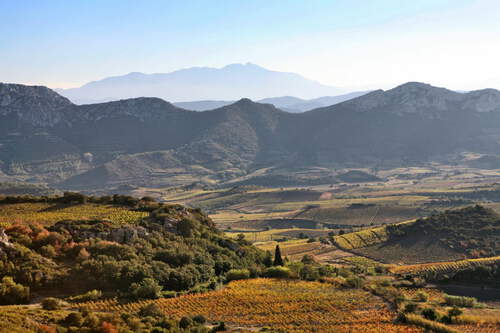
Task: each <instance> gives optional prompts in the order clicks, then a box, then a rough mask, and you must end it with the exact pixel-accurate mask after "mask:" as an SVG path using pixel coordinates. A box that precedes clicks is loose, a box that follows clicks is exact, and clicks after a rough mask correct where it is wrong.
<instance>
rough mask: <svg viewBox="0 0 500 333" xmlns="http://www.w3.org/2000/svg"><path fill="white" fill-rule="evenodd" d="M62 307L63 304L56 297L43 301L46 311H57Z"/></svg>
mask: <svg viewBox="0 0 500 333" xmlns="http://www.w3.org/2000/svg"><path fill="white" fill-rule="evenodd" d="M60 306H61V302H60V301H59V300H58V299H57V298H54V297H47V298H44V299H43V301H42V308H43V309H44V310H57V309H59V307H60Z"/></svg>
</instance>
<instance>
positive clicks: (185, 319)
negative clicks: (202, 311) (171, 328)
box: [179, 317, 193, 329]
mask: <svg viewBox="0 0 500 333" xmlns="http://www.w3.org/2000/svg"><path fill="white" fill-rule="evenodd" d="M192 324H193V321H192V320H191V318H189V317H182V318H181V320H179V327H180V328H183V329H186V328H188V327H189V326H191V325H192Z"/></svg>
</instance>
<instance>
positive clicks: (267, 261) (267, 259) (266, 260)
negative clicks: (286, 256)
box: [262, 251, 273, 267]
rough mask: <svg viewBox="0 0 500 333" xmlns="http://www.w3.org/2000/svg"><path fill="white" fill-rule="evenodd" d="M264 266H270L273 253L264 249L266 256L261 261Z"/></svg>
mask: <svg viewBox="0 0 500 333" xmlns="http://www.w3.org/2000/svg"><path fill="white" fill-rule="evenodd" d="M262 263H263V264H264V265H265V266H266V267H271V266H272V265H273V255H272V254H271V251H266V256H265V257H264V260H263V262H262Z"/></svg>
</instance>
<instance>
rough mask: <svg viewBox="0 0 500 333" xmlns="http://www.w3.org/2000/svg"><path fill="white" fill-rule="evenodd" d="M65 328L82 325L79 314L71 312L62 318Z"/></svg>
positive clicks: (81, 317)
mask: <svg viewBox="0 0 500 333" xmlns="http://www.w3.org/2000/svg"><path fill="white" fill-rule="evenodd" d="M64 324H65V325H66V326H74V327H80V326H82V324H83V316H82V314H81V313H80V312H71V313H70V314H69V315H67V316H66V318H64Z"/></svg>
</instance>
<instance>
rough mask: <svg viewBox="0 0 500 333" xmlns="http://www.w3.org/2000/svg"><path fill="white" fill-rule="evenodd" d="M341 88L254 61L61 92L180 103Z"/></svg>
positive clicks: (330, 92)
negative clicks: (154, 98)
mask: <svg viewBox="0 0 500 333" xmlns="http://www.w3.org/2000/svg"><path fill="white" fill-rule="evenodd" d="M339 92H340V90H339V89H337V88H335V87H331V86H326V85H323V84H321V83H318V82H316V81H312V80H309V79H306V78H304V77H302V76H300V75H299V74H294V73H288V72H279V71H273V70H269V69H266V68H263V67H260V66H258V65H256V64H253V63H250V62H249V63H235V64H230V65H227V66H225V67H222V68H209V67H192V68H186V69H182V70H178V71H173V72H170V73H155V74H143V73H138V72H132V73H129V74H126V75H122V76H114V77H108V78H104V79H101V80H98V81H93V82H90V83H87V84H85V85H83V86H81V87H80V88H73V89H63V90H60V93H61V94H62V95H64V96H66V97H68V98H70V99H71V100H73V101H78V102H79V103H80V104H87V103H88V102H89V101H90V102H94V101H102V102H106V101H112V100H119V99H125V98H132V97H140V96H151V97H159V98H162V99H164V100H168V101H173V102H178V101H189V100H226V101H228V100H229V101H231V100H236V99H238V98H240V97H241V96H247V97H249V98H251V99H254V100H259V99H262V98H267V97H271V96H297V97H300V98H317V97H320V96H334V95H337V94H338V93H339Z"/></svg>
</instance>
